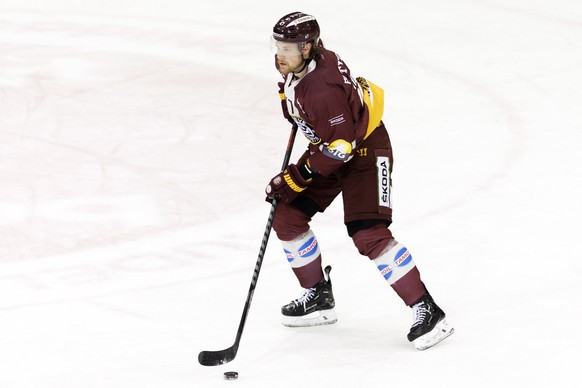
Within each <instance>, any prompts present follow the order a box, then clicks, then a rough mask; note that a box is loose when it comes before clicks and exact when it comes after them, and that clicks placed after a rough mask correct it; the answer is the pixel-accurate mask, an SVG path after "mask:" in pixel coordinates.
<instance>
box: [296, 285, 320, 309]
mask: <svg viewBox="0 0 582 388" xmlns="http://www.w3.org/2000/svg"><path fill="white" fill-rule="evenodd" d="M314 295H315V287H311V288H306V289H305V292H304V293H303V295H301V298H299V299H295V300H294V301H293V303H295V305H297V306H299V305H300V304H301V305H303V307H305V305H306V304H307V303H308V302H309V301H310V300H311V299H312V298H313V296H314Z"/></svg>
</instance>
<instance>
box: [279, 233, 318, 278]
mask: <svg viewBox="0 0 582 388" xmlns="http://www.w3.org/2000/svg"><path fill="white" fill-rule="evenodd" d="M281 245H282V246H283V250H284V251H285V255H286V256H287V261H288V262H289V264H290V265H291V268H292V269H293V272H294V273H295V276H296V277H297V279H298V280H299V283H300V284H301V287H303V288H309V287H311V286H313V285H314V284H316V283H318V282H319V281H320V280H321V279H323V271H322V269H321V252H320V250H319V244H318V243H317V238H316V237H315V234H314V233H313V231H312V230H311V229H309V230H308V231H307V232H306V233H304V234H302V235H301V236H299V237H297V238H296V239H294V240H292V241H281Z"/></svg>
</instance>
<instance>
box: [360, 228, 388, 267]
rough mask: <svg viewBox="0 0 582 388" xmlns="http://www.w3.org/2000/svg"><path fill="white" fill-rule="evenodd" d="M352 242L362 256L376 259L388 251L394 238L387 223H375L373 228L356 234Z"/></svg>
mask: <svg viewBox="0 0 582 388" xmlns="http://www.w3.org/2000/svg"><path fill="white" fill-rule="evenodd" d="M352 240H353V242H354V245H355V246H356V248H357V249H358V252H360V254H362V255H364V256H368V257H369V258H370V259H375V258H376V257H378V256H379V255H380V254H381V253H382V252H383V251H384V249H386V247H387V246H388V244H389V243H390V241H392V240H393V237H392V232H390V229H388V228H386V225H385V223H380V224H379V223H375V224H374V225H372V226H371V227H368V228H365V229H361V230H358V231H357V232H355V233H354V234H353V235H352Z"/></svg>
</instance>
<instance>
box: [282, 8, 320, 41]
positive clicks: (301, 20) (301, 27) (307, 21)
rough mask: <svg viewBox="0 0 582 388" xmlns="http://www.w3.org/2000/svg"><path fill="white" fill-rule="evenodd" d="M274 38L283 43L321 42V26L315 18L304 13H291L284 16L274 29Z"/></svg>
mask: <svg viewBox="0 0 582 388" xmlns="http://www.w3.org/2000/svg"><path fill="white" fill-rule="evenodd" d="M273 38H274V39H275V40H279V41H283V42H297V43H304V42H311V41H313V43H314V45H317V43H318V41H319V24H317V20H315V17H314V16H311V15H308V14H305V13H303V12H291V13H290V14H287V15H285V16H283V17H282V18H281V19H280V20H279V21H278V22H277V24H275V26H274V27H273Z"/></svg>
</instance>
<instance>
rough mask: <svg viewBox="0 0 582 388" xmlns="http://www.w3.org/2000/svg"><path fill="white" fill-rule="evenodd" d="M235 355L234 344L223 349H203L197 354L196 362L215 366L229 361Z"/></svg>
mask: <svg viewBox="0 0 582 388" xmlns="http://www.w3.org/2000/svg"><path fill="white" fill-rule="evenodd" d="M235 357H236V349H235V348H234V346H232V347H230V348H228V349H224V350H216V351H212V350H203V351H201V352H200V354H198V362H199V363H200V364H201V365H204V366H217V365H222V364H226V363H227V362H231V361H232V360H234V358H235Z"/></svg>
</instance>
